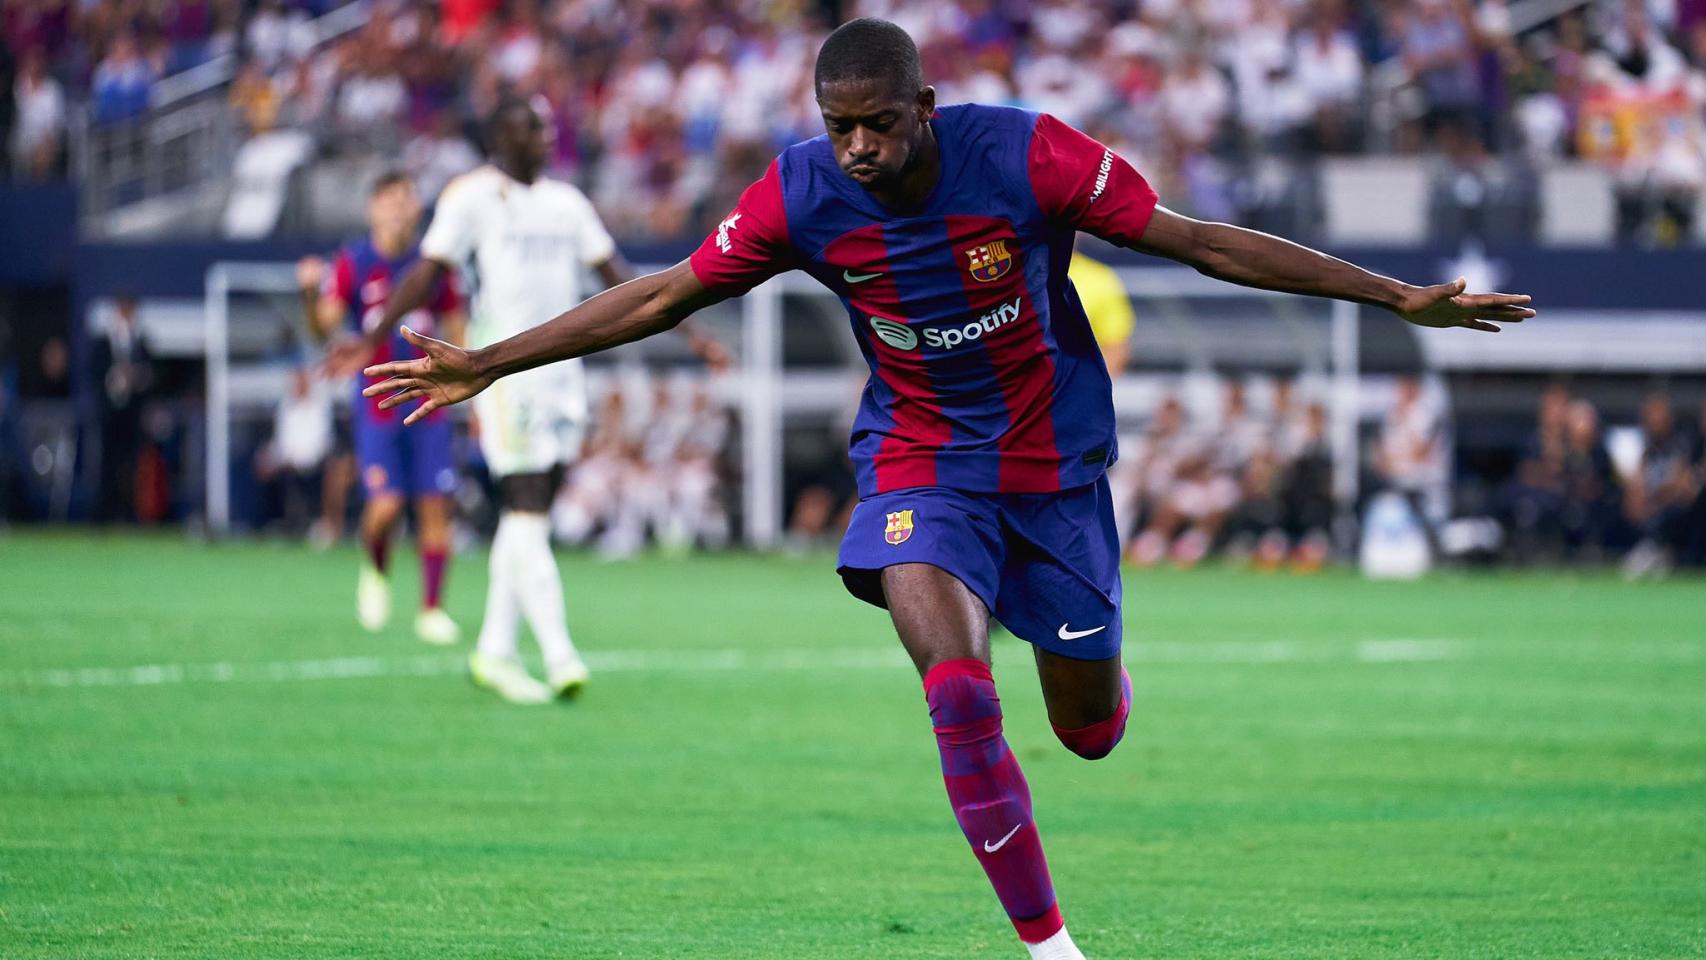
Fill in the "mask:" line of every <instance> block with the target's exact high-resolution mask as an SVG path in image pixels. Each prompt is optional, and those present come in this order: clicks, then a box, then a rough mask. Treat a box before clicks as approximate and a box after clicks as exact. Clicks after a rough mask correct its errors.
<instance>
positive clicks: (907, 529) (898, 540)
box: [883, 510, 912, 547]
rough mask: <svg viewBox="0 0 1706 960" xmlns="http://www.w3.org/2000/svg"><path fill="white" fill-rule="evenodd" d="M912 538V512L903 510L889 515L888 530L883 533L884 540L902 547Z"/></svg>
mask: <svg viewBox="0 0 1706 960" xmlns="http://www.w3.org/2000/svg"><path fill="white" fill-rule="evenodd" d="M911 536H912V511H911V510H901V511H898V512H896V513H891V514H889V526H888V530H886V531H885V532H884V533H883V539H884V540H887V541H888V542H889V543H890V544H892V545H894V546H897V547H898V546H900V545H901V544H903V543H905V542H906V541H907V538H909V537H911Z"/></svg>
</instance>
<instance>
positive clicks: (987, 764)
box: [924, 659, 1062, 944]
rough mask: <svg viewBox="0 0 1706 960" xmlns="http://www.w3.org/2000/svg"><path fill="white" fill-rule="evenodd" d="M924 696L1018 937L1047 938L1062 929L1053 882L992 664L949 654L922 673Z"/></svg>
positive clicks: (957, 795)
mask: <svg viewBox="0 0 1706 960" xmlns="http://www.w3.org/2000/svg"><path fill="white" fill-rule="evenodd" d="M924 697H925V700H926V701H927V702H928V703H929V704H930V720H931V723H932V726H933V727H934V728H935V731H936V746H937V749H938V750H939V751H940V753H941V756H942V779H943V781H944V782H945V783H946V784H947V787H948V800H949V802H950V803H952V804H953V808H954V819H955V820H957V821H959V824H960V829H961V830H962V831H963V832H964V833H965V836H966V840H968V841H969V842H970V843H971V848H972V853H973V854H974V855H975V856H976V857H977V859H978V863H979V864H981V865H982V867H983V870H984V872H985V873H986V874H987V875H988V876H989V882H990V884H991V885H993V886H994V887H995V894H996V896H997V897H999V898H1000V900H1001V906H1002V907H1003V908H1004V909H1005V910H1006V911H1007V916H1008V917H1009V918H1010V919H1011V920H1012V921H1013V926H1014V927H1015V928H1016V929H1017V930H1018V933H1019V939H1021V940H1023V941H1025V942H1026V943H1028V944H1036V943H1041V942H1043V941H1046V940H1048V939H1049V938H1051V937H1053V936H1054V935H1055V934H1057V933H1059V932H1060V930H1061V928H1062V922H1061V917H1060V909H1059V907H1058V906H1057V905H1056V903H1055V896H1054V884H1053V881H1052V880H1051V879H1050V878H1049V872H1048V862H1047V860H1046V859H1045V858H1044V856H1043V845H1042V840H1041V838H1040V837H1039V836H1038V835H1037V826H1036V821H1035V820H1034V819H1033V818H1032V815H1031V791H1030V787H1029V786H1028V785H1027V784H1026V782H1025V775H1024V773H1023V772H1022V771H1021V770H1020V769H1019V761H1018V760H1017V759H1016V758H1015V757H1014V756H1013V751H1012V750H1010V749H1009V748H1008V746H1007V740H1006V738H1005V737H1004V736H1002V732H1001V700H1000V698H999V697H997V696H996V694H995V681H994V679H993V678H992V677H991V676H990V672H989V665H988V664H985V663H984V662H983V661H981V660H973V659H964V660H949V661H947V662H945V663H939V664H937V665H936V666H934V667H932V668H931V669H930V671H929V673H927V674H925V677H924Z"/></svg>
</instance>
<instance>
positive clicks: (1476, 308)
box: [1396, 277, 1534, 333]
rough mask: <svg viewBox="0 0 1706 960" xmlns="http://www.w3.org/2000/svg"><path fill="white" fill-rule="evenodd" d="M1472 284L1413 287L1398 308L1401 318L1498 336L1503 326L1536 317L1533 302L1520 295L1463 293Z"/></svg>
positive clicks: (1423, 324)
mask: <svg viewBox="0 0 1706 960" xmlns="http://www.w3.org/2000/svg"><path fill="white" fill-rule="evenodd" d="M1468 286H1469V283H1468V281H1467V280H1465V279H1463V278H1462V277H1458V278H1457V279H1456V280H1454V281H1452V282H1451V283H1440V284H1435V285H1434V286H1431V287H1411V288H1410V289H1409V291H1408V292H1407V293H1406V294H1405V296H1404V299H1403V301H1402V302H1400V303H1399V304H1398V306H1397V308H1396V312H1397V314H1398V315H1399V316H1400V317H1403V318H1404V319H1405V320H1408V321H1410V322H1411V323H1413V324H1416V325H1417V326H1420V327H1467V328H1468V329H1470V330H1480V331H1483V332H1485V333H1498V332H1499V329H1500V328H1499V327H1498V325H1497V324H1500V323H1521V322H1522V321H1524V320H1527V319H1528V318H1529V317H1532V316H1534V310H1532V309H1531V308H1530V307H1529V306H1528V302H1529V300H1530V299H1531V298H1530V297H1529V296H1528V295H1526V294H1517V293H1464V292H1463V291H1464V290H1465V289H1467V288H1468Z"/></svg>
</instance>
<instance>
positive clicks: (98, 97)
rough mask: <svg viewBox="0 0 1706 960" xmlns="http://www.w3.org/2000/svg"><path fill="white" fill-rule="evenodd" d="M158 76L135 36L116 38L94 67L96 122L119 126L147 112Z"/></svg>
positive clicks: (126, 33) (93, 90) (93, 93)
mask: <svg viewBox="0 0 1706 960" xmlns="http://www.w3.org/2000/svg"><path fill="white" fill-rule="evenodd" d="M158 76H159V74H158V72H157V70H156V68H155V67H154V65H153V64H151V63H149V62H148V61H147V60H146V59H144V58H143V56H142V53H141V51H140V49H139V48H138V47H137V43H136V37H135V36H134V35H133V34H131V33H129V32H123V33H120V34H119V35H118V36H116V37H114V38H113V41H112V43H111V44H110V45H109V46H108V48H107V54H106V56H105V57H102V58H101V62H100V65H99V66H97V67H96V68H95V76H94V80H93V84H92V87H93V89H92V95H93V99H94V107H95V120H96V122H97V123H119V122H121V121H125V120H134V119H136V118H137V117H140V116H142V115H143V114H144V113H146V112H148V98H149V91H150V89H151V88H152V86H153V83H154V81H155V80H156V79H158Z"/></svg>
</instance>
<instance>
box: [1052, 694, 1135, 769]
mask: <svg viewBox="0 0 1706 960" xmlns="http://www.w3.org/2000/svg"><path fill="white" fill-rule="evenodd" d="M1126 714H1127V711H1126V710H1125V708H1124V707H1123V706H1122V707H1121V709H1120V710H1119V711H1118V712H1116V713H1115V714H1114V715H1113V716H1111V717H1109V718H1108V719H1106V720H1103V721H1101V722H1100V723H1093V724H1091V725H1089V726H1088V727H1079V728H1077V729H1073V730H1067V729H1064V728H1062V727H1055V728H1054V735H1055V736H1056V737H1058V738H1060V742H1061V743H1062V744H1064V745H1065V746H1066V749H1068V750H1071V751H1072V752H1073V753H1076V754H1078V755H1079V756H1080V757H1083V758H1084V759H1086V760H1100V759H1102V758H1103V757H1105V756H1107V755H1108V754H1110V753H1113V752H1114V748H1115V747H1117V746H1119V743H1120V740H1121V739H1122V738H1123V737H1124V736H1125V723H1126Z"/></svg>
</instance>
